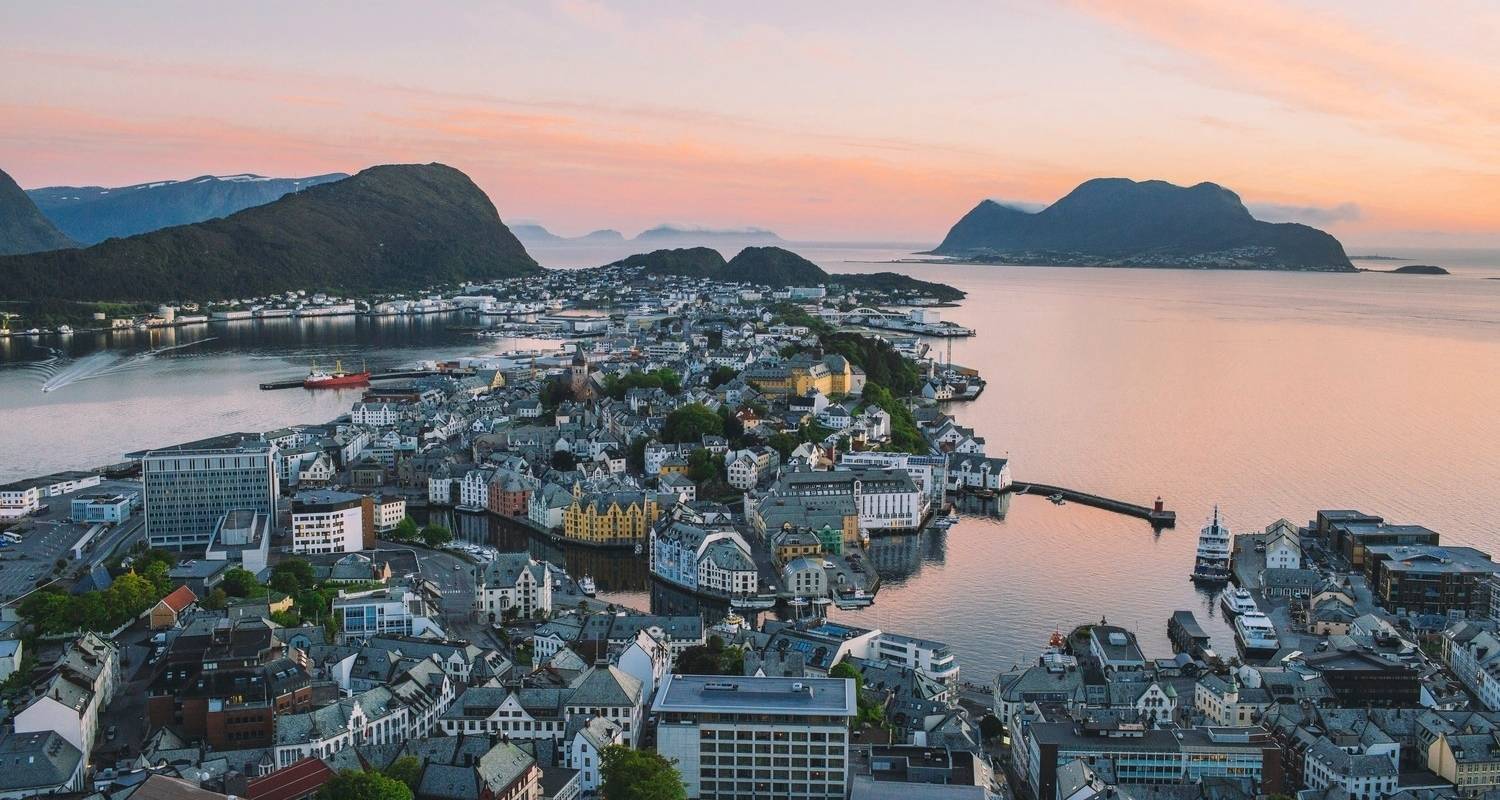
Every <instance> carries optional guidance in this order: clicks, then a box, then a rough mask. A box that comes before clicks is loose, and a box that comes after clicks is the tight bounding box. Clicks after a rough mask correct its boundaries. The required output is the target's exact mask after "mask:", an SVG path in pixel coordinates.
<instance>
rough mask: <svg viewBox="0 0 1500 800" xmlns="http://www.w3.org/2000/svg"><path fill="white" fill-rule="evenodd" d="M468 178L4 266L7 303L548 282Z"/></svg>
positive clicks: (384, 181)
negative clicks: (526, 279) (523, 279)
mask: <svg viewBox="0 0 1500 800" xmlns="http://www.w3.org/2000/svg"><path fill="white" fill-rule="evenodd" d="M540 270H541V268H540V267H539V266H537V263H536V261H534V260H533V259H532V258H531V256H530V255H529V254H527V253H526V249H525V247H524V246H522V244H521V242H520V241H519V240H518V239H516V237H515V236H514V235H513V234H511V232H510V230H509V229H507V228H506V227H505V224H504V223H503V222H502V221H501V220H500V216H499V213H498V212H497V211H496V210H495V207H494V205H493V204H492V203H491V202H490V200H489V197H488V196H487V195H485V193H484V192H483V191H481V190H480V189H479V187H478V186H475V185H474V182H473V181H471V180H470V179H469V177H468V176H467V175H465V174H464V173H462V172H460V171H458V170H456V169H454V168H452V167H449V166H445V165H442V164H422V165H416V164H399V165H383V166H376V167H370V168H368V169H365V170H362V171H361V172H359V173H358V174H356V175H354V176H352V177H350V178H347V179H344V180H341V181H334V182H330V183H325V184H320V185H318V186H314V187H312V188H310V189H306V190H303V191H299V192H294V193H291V194H287V195H284V196H282V197H281V198H280V199H277V200H274V201H272V202H270V203H267V204H265V205H260V206H254V207H252V208H247V209H245V210H243V211H239V212H237V213H235V214H232V215H230V216H228V217H223V218H219V219H213V220H206V221H203V222H196V223H191V224H188V225H179V226H176V227H171V228H163V229H161V230H157V231H152V232H149V233H143V234H139V235H136V236H131V237H127V238H123V239H109V240H106V241H104V242H101V243H99V244H96V245H93V246H92V247H89V248H85V249H81V250H61V251H54V252H49V253H34V254H30V255H19V256H7V257H4V258H0V272H3V273H4V274H5V275H6V277H7V280H6V281H5V282H4V283H3V284H0V298H10V299H34V298H65V299H70V300H168V299H184V298H190V299H199V300H214V299H222V298H231V297H238V296H259V295H264V294H269V293H273V292H281V291H287V290H293V289H308V290H312V289H324V290H337V291H344V292H394V291H407V290H413V289H420V288H424V287H426V286H431V285H435V284H440V283H455V282H459V281H464V280H494V279H500V278H507V277H515V276H519V275H525V274H531V273H534V272H539V271H540Z"/></svg>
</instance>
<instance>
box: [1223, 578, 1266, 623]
mask: <svg viewBox="0 0 1500 800" xmlns="http://www.w3.org/2000/svg"><path fill="white" fill-rule="evenodd" d="M1219 607H1220V608H1222V609H1224V614H1225V616H1227V617H1228V618H1230V619H1234V618H1235V617H1238V616H1239V615H1241V614H1250V613H1254V612H1257V611H1260V607H1259V606H1257V605H1255V597H1254V595H1252V594H1250V592H1249V591H1248V590H1246V589H1236V588H1234V587H1233V586H1225V587H1224V591H1222V592H1219Z"/></svg>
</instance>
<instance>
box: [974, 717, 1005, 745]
mask: <svg viewBox="0 0 1500 800" xmlns="http://www.w3.org/2000/svg"><path fill="white" fill-rule="evenodd" d="M1003 733H1005V725H1004V723H1002V722H1000V718H999V717H997V716H995V715H994V714H985V715H984V716H983V717H980V718H979V735H980V736H982V737H984V738H985V739H987V740H994V739H998V738H1000V735H1001V734H1003Z"/></svg>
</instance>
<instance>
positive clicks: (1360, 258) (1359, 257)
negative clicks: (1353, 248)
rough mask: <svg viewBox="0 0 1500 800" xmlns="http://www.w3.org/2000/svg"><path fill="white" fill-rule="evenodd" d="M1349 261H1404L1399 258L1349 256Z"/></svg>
mask: <svg viewBox="0 0 1500 800" xmlns="http://www.w3.org/2000/svg"><path fill="white" fill-rule="evenodd" d="M1349 260H1350V261H1406V260H1408V259H1405V258H1402V257H1400V256H1349Z"/></svg>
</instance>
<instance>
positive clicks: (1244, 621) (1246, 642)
mask: <svg viewBox="0 0 1500 800" xmlns="http://www.w3.org/2000/svg"><path fill="white" fill-rule="evenodd" d="M1234 640H1235V643H1236V644H1238V645H1239V648H1240V655H1241V656H1242V657H1243V658H1244V659H1245V660H1246V661H1251V660H1264V659H1268V658H1270V657H1271V656H1274V655H1276V651H1277V650H1280V649H1281V640H1280V639H1279V638H1277V636H1276V626H1275V625H1273V624H1271V618H1270V617H1267V616H1266V615H1265V614H1262V613H1261V612H1259V611H1250V612H1247V613H1244V614H1241V615H1239V616H1238V617H1235V620H1234Z"/></svg>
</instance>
